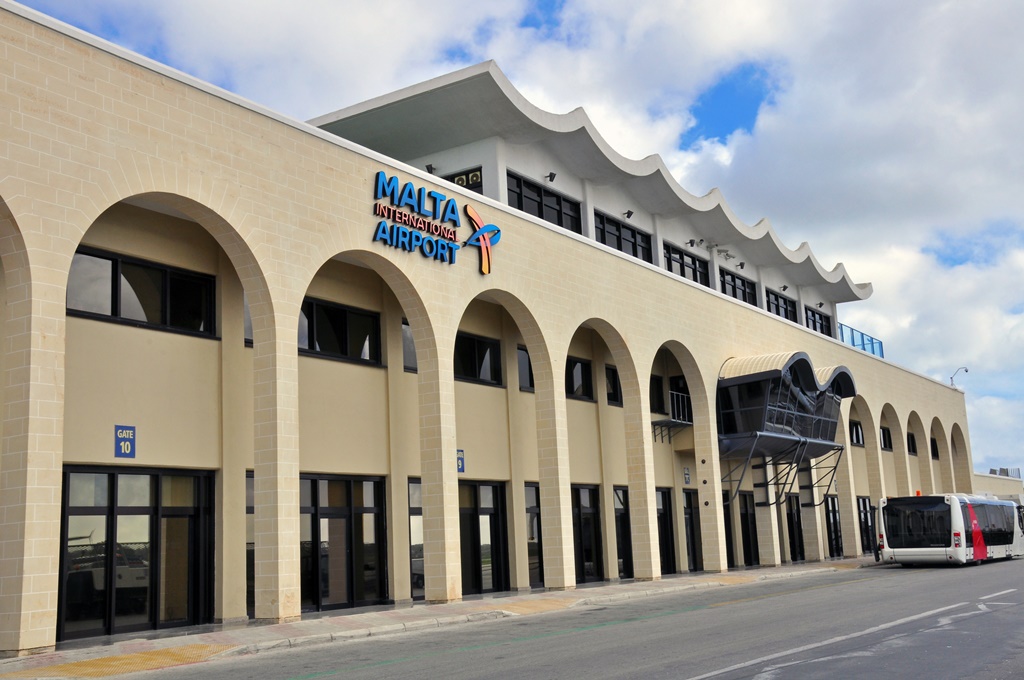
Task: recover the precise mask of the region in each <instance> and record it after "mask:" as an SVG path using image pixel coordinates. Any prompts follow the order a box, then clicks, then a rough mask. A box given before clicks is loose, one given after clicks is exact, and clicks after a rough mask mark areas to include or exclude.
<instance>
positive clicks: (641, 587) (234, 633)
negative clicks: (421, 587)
mask: <svg viewBox="0 0 1024 680" xmlns="http://www.w3.org/2000/svg"><path fill="white" fill-rule="evenodd" d="M874 565H875V560H874V558H873V557H871V556H870V555H869V556H866V557H858V558H850V559H844V560H835V561H828V562H815V563H813V564H800V565H786V566H782V567H764V568H760V569H749V570H740V571H731V572H728V573H724V574H703V573H699V574H679V575H672V576H668V577H666V578H663V579H661V580H659V581H639V582H634V581H631V582H626V583H602V584H599V585H596V586H587V587H582V588H578V589H576V590H572V591H562V592H533V593H524V594H514V595H505V594H501V595H495V596H493V597H484V598H473V599H467V600H463V601H462V602H455V603H452V604H439V605H426V604H417V605H414V606H411V607H403V608H379V609H374V610H372V611H366V610H352V609H348V610H342V611H341V612H337V613H335V612H332V613H331V614H329V615H320V614H317V615H310V616H309V617H307V618H306V619H304V620H302V621H296V622H293V623H280V624H257V623H248V624H246V623H240V624H236V625H208V626H196V627H192V628H180V629H175V630H171V631H148V632H145V633H134V634H131V635H119V636H112V637H100V638H91V639H89V640H83V641H76V642H70V643H62V644H61V645H59V646H58V649H57V650H56V651H53V652H48V653H45V654H38V655H35V656H27V657H20V658H11V659H0V678H39V677H45V678H62V677H68V678H70V677H74V678H104V677H112V676H116V675H121V674H124V673H134V672H138V671H145V670H155V669H158V668H168V667H170V666H180V665H185V664H192V663H200V662H202V661H206V660H209V659H212V658H215V657H224V656H229V655H238V654H255V653H258V652H262V651H266V650H271V649H283V648H288V647H302V646H306V645H316V644H324V643H329V642H337V641H344V640H351V639H354V638H362V637H368V636H371V635H388V634H393V633H402V632H407V631H414V630H422V629H425V628H439V627H441V626H451V625H458V624H463V623H473V622H475V621H485V620H490V619H498V618H504V617H508V616H529V615H532V614H542V613H545V612H550V611H558V610H563V609H568V608H570V607H576V606H580V605H587V604H612V603H615V602H621V601H624V600H628V599H633V598H638V597H650V596H653V595H660V594H666V593H676V592H681V591H685V590H693V589H697V588H711V587H721V586H733V585H740V584H744V583H754V582H756V581H763V580H768V579H779V578H794V577H800V576H807V575H810V574H820V573H822V572H829V571H837V570H839V569H857V568H860V567H868V566H874Z"/></svg>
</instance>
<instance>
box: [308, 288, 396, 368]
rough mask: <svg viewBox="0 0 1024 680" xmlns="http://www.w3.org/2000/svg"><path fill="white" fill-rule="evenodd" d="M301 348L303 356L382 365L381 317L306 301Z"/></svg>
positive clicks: (311, 299) (337, 305)
mask: <svg viewBox="0 0 1024 680" xmlns="http://www.w3.org/2000/svg"><path fill="white" fill-rule="evenodd" d="M298 344H299V351H300V352H305V353H315V354H323V355H327V356H331V357H336V358H341V359H353V360H356V361H365V362H368V363H371V364H380V314H378V313H377V312H367V311H365V310H361V309H355V308H353V307H345V306H344V305H339V304H337V303H334V302H327V301H326V300H317V299H315V298H306V299H305V300H303V301H302V310H301V312H300V313H299V342H298Z"/></svg>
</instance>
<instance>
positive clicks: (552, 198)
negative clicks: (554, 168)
mask: <svg viewBox="0 0 1024 680" xmlns="http://www.w3.org/2000/svg"><path fill="white" fill-rule="evenodd" d="M507 176H508V204H509V205H510V206H512V207H513V208H516V209H518V210H522V211H523V212H524V213H527V214H528V215H533V216H534V217H539V218H541V219H542V220H544V221H545V222H550V223H551V224H557V225H558V226H560V227H564V228H565V229H568V230H569V231H571V232H575V233H577V234H582V233H583V220H582V219H581V218H580V202H579V201H575V200H573V199H571V198H569V197H567V196H564V195H562V194H560V193H558V192H557V191H552V190H551V189H548V188H546V187H542V186H541V185H539V184H536V183H534V182H531V181H530V180H528V179H525V178H523V177H520V176H519V175H517V174H515V173H513V172H511V171H510V172H508V173H507Z"/></svg>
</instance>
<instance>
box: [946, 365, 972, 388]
mask: <svg viewBox="0 0 1024 680" xmlns="http://www.w3.org/2000/svg"><path fill="white" fill-rule="evenodd" d="M960 371H963V372H964V373H970V371H968V370H967V367H966V366H961V367H960V368H958V369H956V370H955V371H953V375H951V376H949V386H950V387H956V383H955V382H953V378H955V377H956V375H957V373H959V372H960Z"/></svg>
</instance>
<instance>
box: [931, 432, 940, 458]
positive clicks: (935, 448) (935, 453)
mask: <svg viewBox="0 0 1024 680" xmlns="http://www.w3.org/2000/svg"><path fill="white" fill-rule="evenodd" d="M931 448H932V460H938V459H939V440H938V439H936V438H935V437H932V445H931Z"/></svg>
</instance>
